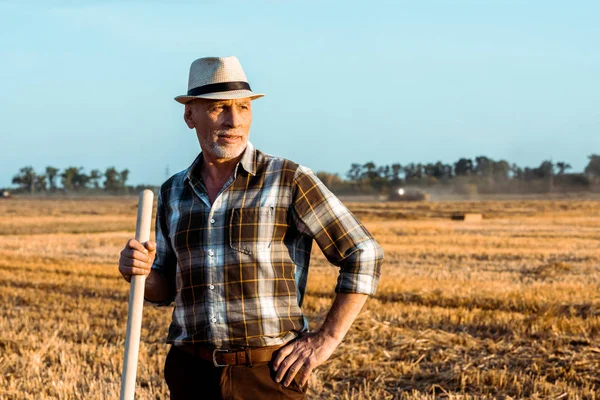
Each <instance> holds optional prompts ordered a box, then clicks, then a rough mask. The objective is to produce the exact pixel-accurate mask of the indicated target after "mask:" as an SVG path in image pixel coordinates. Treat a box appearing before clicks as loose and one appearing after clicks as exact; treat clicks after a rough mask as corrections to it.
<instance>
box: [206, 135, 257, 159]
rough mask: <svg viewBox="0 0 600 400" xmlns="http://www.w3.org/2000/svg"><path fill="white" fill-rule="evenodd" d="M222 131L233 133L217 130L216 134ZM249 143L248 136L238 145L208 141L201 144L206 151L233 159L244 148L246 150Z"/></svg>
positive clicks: (216, 155) (218, 156) (219, 156)
mask: <svg viewBox="0 0 600 400" xmlns="http://www.w3.org/2000/svg"><path fill="white" fill-rule="evenodd" d="M222 133H231V132H219V131H218V132H215V134H217V135H219V134H222ZM247 145H248V138H246V140H244V141H243V142H240V144H239V145H238V146H235V147H232V146H223V147H222V146H219V144H218V143H217V142H213V141H208V143H206V142H205V143H201V146H200V147H202V148H203V149H205V151H208V152H209V153H211V154H212V155H214V156H215V157H217V158H224V159H227V160H231V159H232V158H236V157H239V156H240V155H241V154H242V153H243V152H244V150H246V146H247Z"/></svg>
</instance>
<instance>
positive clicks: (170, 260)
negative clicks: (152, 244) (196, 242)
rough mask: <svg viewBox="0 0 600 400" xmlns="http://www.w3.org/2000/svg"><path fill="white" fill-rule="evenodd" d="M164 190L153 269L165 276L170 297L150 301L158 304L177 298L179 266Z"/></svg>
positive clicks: (159, 196)
mask: <svg viewBox="0 0 600 400" xmlns="http://www.w3.org/2000/svg"><path fill="white" fill-rule="evenodd" d="M162 193H163V190H162V188H161V190H160V191H159V193H158V206H157V210H156V257H155V258H154V264H153V265H152V269H154V270H156V271H158V272H160V273H161V274H163V275H164V276H165V278H166V279H167V282H168V285H169V298H168V299H167V300H165V301H162V302H153V301H149V300H147V301H149V302H150V303H153V304H156V305H157V306H168V305H170V304H171V303H172V302H173V300H174V299H175V271H176V268H177V257H176V256H175V252H174V251H173V248H172V246H171V242H170V241H169V231H168V221H167V217H166V212H165V205H164V202H163V195H162Z"/></svg>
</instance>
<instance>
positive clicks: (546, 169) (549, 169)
mask: <svg viewBox="0 0 600 400" xmlns="http://www.w3.org/2000/svg"><path fill="white" fill-rule="evenodd" d="M536 171H537V172H536V175H537V176H538V178H541V179H544V178H550V177H551V176H554V164H553V163H552V161H549V160H545V161H542V163H541V164H540V166H539V167H537V168H536Z"/></svg>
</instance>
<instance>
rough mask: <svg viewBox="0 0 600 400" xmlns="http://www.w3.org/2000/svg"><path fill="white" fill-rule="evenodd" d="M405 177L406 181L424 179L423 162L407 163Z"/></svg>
mask: <svg viewBox="0 0 600 400" xmlns="http://www.w3.org/2000/svg"><path fill="white" fill-rule="evenodd" d="M403 170H404V179H405V180H406V182H413V183H414V182H418V181H420V180H421V179H423V164H415V163H410V164H408V165H405V166H404V168H403Z"/></svg>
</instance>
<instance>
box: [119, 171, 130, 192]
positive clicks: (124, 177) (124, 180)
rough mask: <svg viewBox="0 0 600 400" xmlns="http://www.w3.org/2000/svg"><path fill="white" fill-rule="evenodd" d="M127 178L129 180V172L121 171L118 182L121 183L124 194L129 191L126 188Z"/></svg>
mask: <svg viewBox="0 0 600 400" xmlns="http://www.w3.org/2000/svg"><path fill="white" fill-rule="evenodd" d="M128 178H129V170H128V169H124V170H123V171H121V172H119V181H120V182H121V188H123V190H124V191H125V193H128V192H129V190H128V188H127V179H128Z"/></svg>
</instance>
